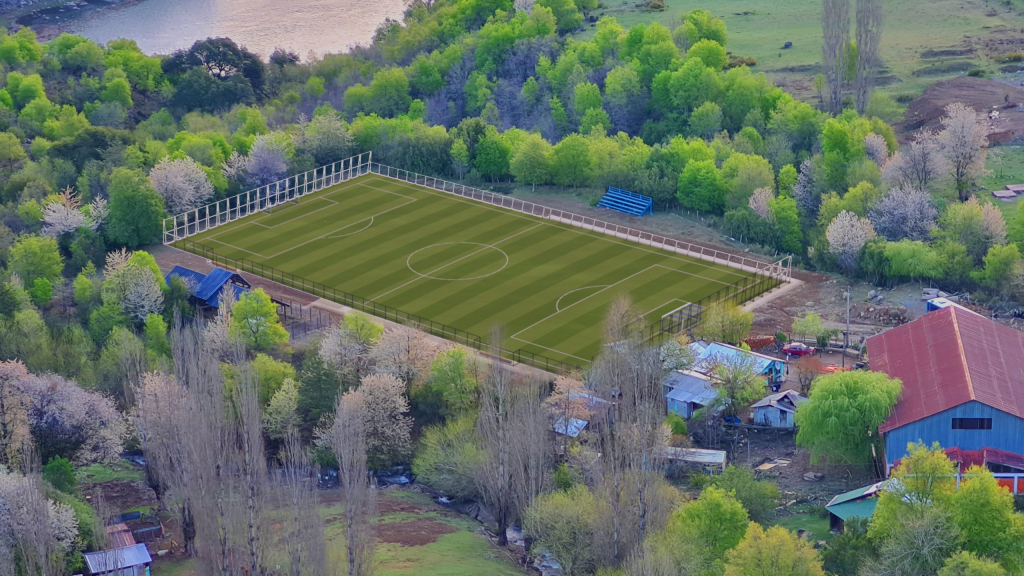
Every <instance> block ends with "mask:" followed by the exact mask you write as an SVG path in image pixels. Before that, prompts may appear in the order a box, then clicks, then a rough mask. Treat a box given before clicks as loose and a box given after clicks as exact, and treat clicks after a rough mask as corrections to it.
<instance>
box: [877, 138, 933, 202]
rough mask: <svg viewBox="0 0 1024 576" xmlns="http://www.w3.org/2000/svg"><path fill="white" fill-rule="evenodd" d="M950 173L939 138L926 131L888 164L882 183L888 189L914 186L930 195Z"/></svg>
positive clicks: (883, 171) (899, 151) (883, 168)
mask: <svg viewBox="0 0 1024 576" xmlns="http://www.w3.org/2000/svg"><path fill="white" fill-rule="evenodd" d="M948 172H949V162H948V161H947V160H946V157H945V156H943V154H942V147H941V146H940V145H939V138H938V136H937V135H936V134H935V133H934V132H931V131H928V130H924V131H922V132H920V133H919V134H917V136H916V137H915V138H914V141H913V142H911V143H910V144H908V145H906V146H904V147H902V148H901V149H900V150H898V151H897V152H896V153H895V154H893V155H892V157H891V158H889V160H888V161H886V162H885V165H884V166H883V167H882V179H883V180H884V181H885V183H886V184H888V185H889V186H912V187H914V188H917V189H918V190H924V191H925V192H928V191H931V189H932V187H934V186H935V185H936V184H937V183H938V182H939V181H940V180H942V179H943V178H945V177H946V174H947V173H948Z"/></svg>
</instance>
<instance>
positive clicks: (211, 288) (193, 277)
mask: <svg viewBox="0 0 1024 576" xmlns="http://www.w3.org/2000/svg"><path fill="white" fill-rule="evenodd" d="M171 276H179V277H181V278H182V279H184V280H185V281H186V282H188V283H189V284H190V285H191V286H192V287H193V288H194V290H195V292H194V293H193V294H192V295H193V296H194V297H195V298H196V299H197V300H201V301H203V302H205V303H206V304H207V305H209V306H212V307H214V308H218V307H219V304H220V297H221V295H222V294H228V293H230V294H231V296H232V297H233V298H234V299H235V300H238V298H239V297H240V296H241V295H242V292H244V291H245V289H244V288H241V287H239V286H235V285H233V284H228V282H232V281H233V282H237V283H239V284H242V285H243V286H245V287H249V286H251V285H250V284H249V282H248V281H247V280H246V279H245V278H243V277H242V276H241V275H239V274H237V273H235V272H231V271H230V270H225V269H223V268H214V269H213V270H211V271H210V273H209V274H203V273H201V272H196V271H195V270H192V269H190V268H185V267H184V266H175V267H174V268H172V269H171V271H170V272H168V273H167V276H166V277H165V279H166V280H167V281H168V282H170V280H171ZM222 289H223V292H222Z"/></svg>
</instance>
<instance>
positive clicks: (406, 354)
mask: <svg viewBox="0 0 1024 576" xmlns="http://www.w3.org/2000/svg"><path fill="white" fill-rule="evenodd" d="M437 348H438V345H437V344H436V343H435V342H434V340H432V339H431V338H429V337H428V336H427V335H426V334H425V333H423V332H422V331H420V330H415V329H413V328H408V327H405V326H396V327H393V328H389V329H387V330H385V331H384V333H383V334H381V336H380V337H379V338H378V339H377V342H376V344H374V346H373V348H371V349H370V350H369V352H368V353H367V355H368V357H369V359H370V360H371V361H372V362H373V369H374V371H375V372H376V373H378V374H390V375H392V376H395V377H396V378H398V379H399V380H401V381H402V382H404V383H405V385H406V388H407V389H408V387H409V386H410V385H411V384H412V383H413V382H414V381H417V380H419V379H421V378H423V377H424V376H426V375H427V374H428V373H429V372H430V363H431V361H432V360H433V359H434V356H436V353H437Z"/></svg>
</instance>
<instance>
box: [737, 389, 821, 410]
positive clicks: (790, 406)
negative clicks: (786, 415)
mask: <svg viewBox="0 0 1024 576" xmlns="http://www.w3.org/2000/svg"><path fill="white" fill-rule="evenodd" d="M804 402H807V398H805V397H804V396H801V395H800V394H799V393H798V392H797V391H796V390H785V391H783V392H776V393H775V394H769V395H767V396H765V397H764V398H762V399H760V400H758V401H757V402H755V403H753V404H751V405H750V407H751V408H762V407H765V406H774V407H775V408H778V409H780V410H785V411H786V412H796V409H797V407H799V406H800V405H801V404H803V403H804Z"/></svg>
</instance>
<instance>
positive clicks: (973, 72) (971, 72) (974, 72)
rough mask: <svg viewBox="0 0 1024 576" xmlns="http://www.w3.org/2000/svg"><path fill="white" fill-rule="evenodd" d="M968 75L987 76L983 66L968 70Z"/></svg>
mask: <svg viewBox="0 0 1024 576" xmlns="http://www.w3.org/2000/svg"><path fill="white" fill-rule="evenodd" d="M967 75H968V76H973V77H974V78H983V77H984V76H985V70H983V69H981V68H971V69H970V70H968V71H967Z"/></svg>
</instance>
